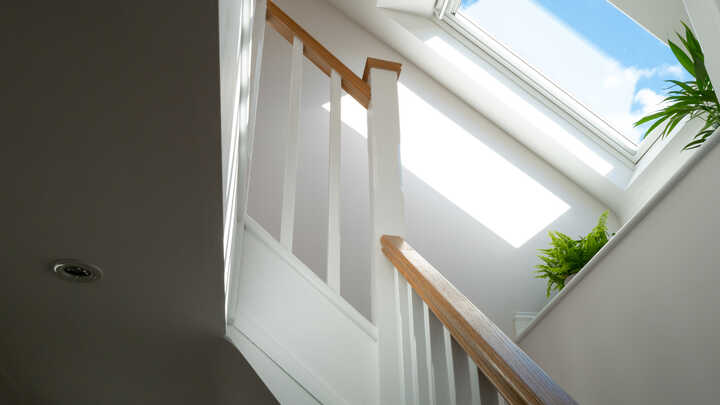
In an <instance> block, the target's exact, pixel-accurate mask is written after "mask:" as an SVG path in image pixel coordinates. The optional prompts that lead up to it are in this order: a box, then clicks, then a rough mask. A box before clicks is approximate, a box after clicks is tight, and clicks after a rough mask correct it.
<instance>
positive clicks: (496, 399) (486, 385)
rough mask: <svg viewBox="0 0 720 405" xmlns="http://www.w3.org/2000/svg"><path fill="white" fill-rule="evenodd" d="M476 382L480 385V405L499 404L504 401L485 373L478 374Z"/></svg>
mask: <svg viewBox="0 0 720 405" xmlns="http://www.w3.org/2000/svg"><path fill="white" fill-rule="evenodd" d="M478 383H479V385H480V387H479V389H480V403H481V404H482V405H499V404H501V403H502V404H504V403H505V401H504V400H503V399H502V397H501V396H500V394H499V393H498V392H497V390H496V389H495V386H494V385H492V383H491V382H490V380H488V379H487V377H485V374H483V373H479V374H478Z"/></svg>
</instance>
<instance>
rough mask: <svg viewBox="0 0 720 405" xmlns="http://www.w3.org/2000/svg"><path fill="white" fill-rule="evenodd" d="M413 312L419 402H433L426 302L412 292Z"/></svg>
mask: <svg viewBox="0 0 720 405" xmlns="http://www.w3.org/2000/svg"><path fill="white" fill-rule="evenodd" d="M412 305H413V314H414V315H415V340H416V344H417V364H418V381H419V392H418V394H419V398H420V401H419V403H421V404H430V405H434V404H435V381H434V379H433V369H432V357H431V356H432V346H431V343H430V317H429V315H430V314H429V312H430V311H429V309H428V306H427V304H425V302H424V301H423V300H422V299H420V297H418V296H417V294H415V293H413V299H412Z"/></svg>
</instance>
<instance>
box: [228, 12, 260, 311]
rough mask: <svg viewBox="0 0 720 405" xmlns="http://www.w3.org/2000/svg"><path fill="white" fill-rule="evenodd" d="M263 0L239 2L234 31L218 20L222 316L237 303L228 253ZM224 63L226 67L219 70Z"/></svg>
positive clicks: (245, 154) (249, 135) (240, 197)
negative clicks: (238, 18)
mask: <svg viewBox="0 0 720 405" xmlns="http://www.w3.org/2000/svg"><path fill="white" fill-rule="evenodd" d="M231 3H232V2H227V3H223V4H231ZM266 5H267V2H266V0H258V1H256V2H255V3H254V10H253V4H252V2H243V3H242V4H241V8H240V26H238V27H237V30H238V31H237V32H235V28H234V27H233V28H230V27H227V26H225V24H226V23H227V21H225V20H223V19H221V20H220V24H221V27H220V38H221V43H222V44H223V45H221V48H222V49H221V54H220V70H221V79H220V81H221V85H220V88H221V94H220V99H221V105H222V107H221V108H222V110H221V122H222V140H223V142H222V146H223V149H222V156H223V195H224V200H223V201H224V204H223V209H224V213H225V215H224V218H223V247H224V249H225V251H224V259H225V299H226V302H225V316H226V319H228V320H229V317H230V315H229V314H232V313H234V310H235V308H236V305H237V299H236V298H237V297H236V296H235V294H233V293H232V291H234V290H235V289H236V288H235V277H234V276H233V271H234V270H233V267H232V266H233V264H234V263H235V259H234V256H236V255H242V244H243V243H242V238H243V235H244V220H245V214H246V213H247V206H248V201H249V191H250V168H251V167H252V156H253V149H254V141H255V124H256V122H257V119H256V116H257V114H256V113H257V105H258V97H259V93H260V74H261V68H262V51H263V45H264V41H265V19H264V18H254V16H256V15H265V10H266ZM221 12H222V13H228V15H232V14H233V12H232V11H229V10H223V9H221ZM235 14H236V13H235ZM226 28H227V31H226ZM224 37H228V39H230V41H225V40H223V38H224ZM238 52H239V55H238V54H237V53H238ZM228 53H229V54H228ZM227 65H230V66H232V67H230V68H229V69H227V72H226V73H223V71H225V70H226V68H225V67H226V66H227ZM226 84H227V90H226ZM245 86H249V91H246V92H243V91H242V89H243V87H245Z"/></svg>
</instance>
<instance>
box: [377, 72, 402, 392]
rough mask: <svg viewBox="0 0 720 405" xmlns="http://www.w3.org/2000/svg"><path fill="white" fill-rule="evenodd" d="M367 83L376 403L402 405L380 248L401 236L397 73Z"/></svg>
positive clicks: (388, 280) (396, 317) (391, 304)
mask: <svg viewBox="0 0 720 405" xmlns="http://www.w3.org/2000/svg"><path fill="white" fill-rule="evenodd" d="M369 81H370V89H371V99H370V106H369V108H368V158H369V163H368V166H369V168H370V216H371V221H372V232H371V240H370V242H371V243H370V246H371V255H372V256H371V262H370V263H371V270H370V274H371V281H372V284H371V288H372V291H371V294H372V298H371V305H372V319H373V322H374V323H375V325H376V326H377V329H378V360H379V369H380V375H379V381H380V403H383V404H398V405H403V404H406V403H407V402H406V398H405V375H404V374H405V371H404V366H403V341H402V333H401V331H402V330H401V328H400V326H401V318H400V308H399V305H400V302H399V301H400V300H399V297H398V295H397V288H396V286H395V275H396V270H395V268H394V267H393V266H392V264H391V263H390V262H389V261H388V260H387V258H386V257H385V256H384V255H383V253H382V250H381V246H380V237H381V236H382V235H385V234H388V235H397V236H402V237H404V236H405V214H404V206H403V195H402V166H401V163H400V117H399V107H398V90H397V73H396V72H394V71H389V70H383V69H378V68H372V69H370V73H369Z"/></svg>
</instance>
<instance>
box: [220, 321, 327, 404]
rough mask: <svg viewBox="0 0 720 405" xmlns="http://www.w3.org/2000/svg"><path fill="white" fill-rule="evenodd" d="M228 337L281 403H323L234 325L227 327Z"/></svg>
mask: <svg viewBox="0 0 720 405" xmlns="http://www.w3.org/2000/svg"><path fill="white" fill-rule="evenodd" d="M227 339H228V340H229V341H230V342H232V344H234V345H235V347H237V349H238V350H240V352H241V353H242V354H243V357H245V360H247V362H248V363H250V365H251V366H252V368H253V370H255V372H256V373H257V375H258V377H260V379H261V380H262V381H263V383H265V385H267V387H268V389H270V392H272V394H273V395H274V396H275V398H276V399H277V400H278V402H280V403H281V404H297V405H321V403H320V402H319V401H318V399H317V398H315V397H313V396H312V394H310V393H309V392H308V391H306V390H305V388H304V387H303V386H301V385H300V384H299V383H298V382H297V381H296V380H295V379H294V378H293V376H291V375H290V374H288V372H287V371H285V370H284V369H283V368H282V367H280V366H279V365H278V364H277V363H276V362H275V361H273V359H272V358H270V356H268V355H267V354H266V353H265V352H264V351H263V350H262V349H260V347H259V346H258V345H256V344H255V343H253V342H252V341H251V340H250V339H249V338H248V337H247V336H245V335H244V334H243V333H242V332H240V330H239V329H237V328H236V327H234V326H229V327H228V328H227Z"/></svg>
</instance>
